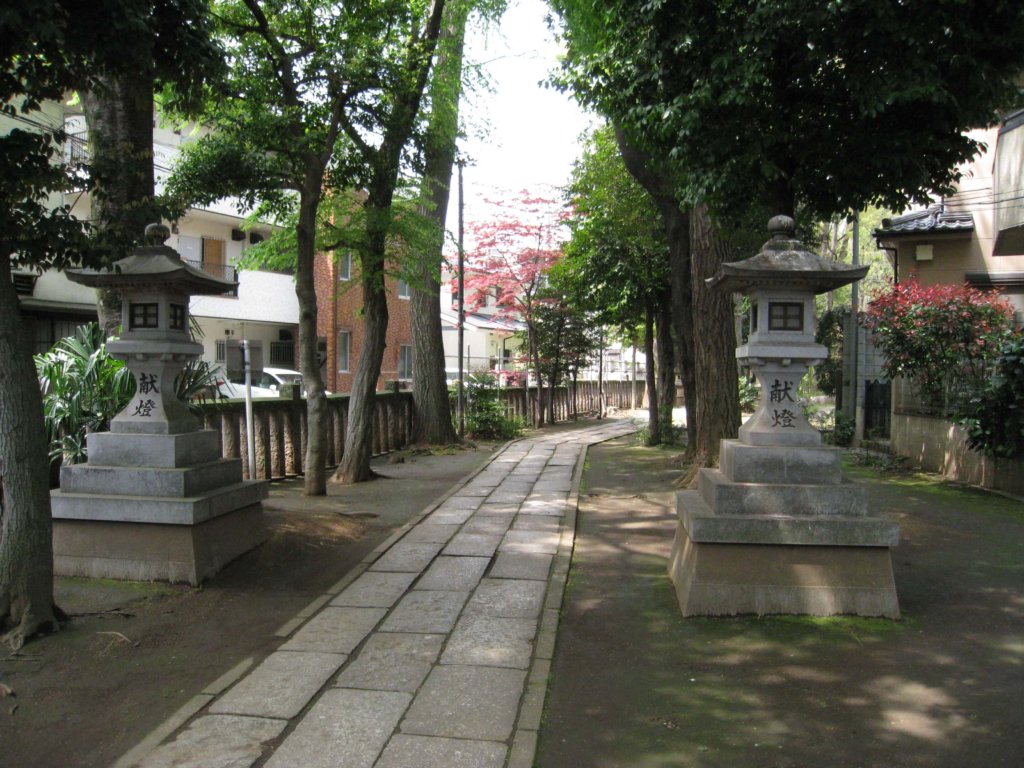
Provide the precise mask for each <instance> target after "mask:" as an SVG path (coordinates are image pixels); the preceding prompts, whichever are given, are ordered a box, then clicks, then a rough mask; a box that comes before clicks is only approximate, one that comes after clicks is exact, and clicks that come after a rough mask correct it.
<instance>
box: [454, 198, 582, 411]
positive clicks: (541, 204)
mask: <svg viewBox="0 0 1024 768" xmlns="http://www.w3.org/2000/svg"><path fill="white" fill-rule="evenodd" d="M486 202H487V203H488V205H489V206H490V207H491V211H492V214H491V216H489V217H488V218H486V219H482V220H479V221H475V222H471V223H470V224H469V225H468V227H467V229H468V234H469V239H470V242H471V244H472V247H471V248H470V249H469V250H467V251H466V272H465V278H464V286H465V291H466V306H467V308H469V309H470V311H476V310H478V309H480V308H481V307H483V306H484V304H485V303H486V301H487V297H488V296H493V297H494V301H495V312H494V315H495V317H506V318H511V319H516V320H521V321H522V322H523V323H525V325H526V347H527V354H528V355H529V359H530V362H531V365H532V367H533V370H534V372H535V374H536V376H537V389H538V392H540V390H541V384H542V382H541V378H540V373H541V367H540V353H539V348H538V343H537V309H538V307H539V306H540V305H541V303H542V302H543V301H544V299H543V298H542V288H543V287H544V284H545V282H546V275H547V272H548V270H549V269H551V267H552V266H553V265H554V264H555V262H556V261H558V259H559V258H560V257H561V255H562V243H563V242H564V241H565V234H566V233H565V230H564V227H563V224H562V222H563V220H564V212H563V210H562V208H561V206H560V204H559V203H558V202H557V201H556V200H552V199H548V198H543V197H536V196H533V195H530V194H529V193H528V192H527V191H526V190H523V191H522V192H520V193H519V195H518V196H515V197H510V198H508V199H506V200H501V201H494V200H487V201H486ZM530 408H531V412H532V417H533V423H534V425H536V426H540V425H541V424H542V423H543V419H544V414H543V409H542V408H539V407H538V404H537V400H536V399H535V398H531V403H530Z"/></svg>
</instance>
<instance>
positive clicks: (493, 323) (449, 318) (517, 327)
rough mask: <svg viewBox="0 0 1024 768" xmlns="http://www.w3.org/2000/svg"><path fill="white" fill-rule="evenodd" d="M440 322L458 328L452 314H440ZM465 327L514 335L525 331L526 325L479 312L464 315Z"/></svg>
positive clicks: (520, 321) (518, 321)
mask: <svg viewBox="0 0 1024 768" xmlns="http://www.w3.org/2000/svg"><path fill="white" fill-rule="evenodd" d="M441 321H442V322H443V323H444V324H446V325H448V326H450V327H452V328H458V327H459V318H458V315H457V314H455V313H454V312H445V311H443V310H442V312H441ZM466 326H467V327H469V328H473V329H476V330H481V331H498V332H499V333H516V332H517V331H525V330H526V323H524V322H523V321H522V320H515V319H513V318H510V317H494V316H492V315H485V314H482V313H480V312H467V313H466Z"/></svg>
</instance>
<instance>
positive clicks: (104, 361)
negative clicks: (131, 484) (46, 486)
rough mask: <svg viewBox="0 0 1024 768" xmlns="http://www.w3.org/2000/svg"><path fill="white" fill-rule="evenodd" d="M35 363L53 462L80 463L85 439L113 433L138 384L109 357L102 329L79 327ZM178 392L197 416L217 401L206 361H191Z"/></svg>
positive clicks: (214, 380)
mask: <svg viewBox="0 0 1024 768" xmlns="http://www.w3.org/2000/svg"><path fill="white" fill-rule="evenodd" d="M193 332H195V329H193ZM35 361H36V373H37V375H38V376H39V384H40V386H41V387H42V392H43V416H44V418H45V420H46V429H47V435H48V437H49V441H50V460H51V461H58V460H59V461H61V462H63V463H64V464H78V463H81V462H83V461H85V460H86V459H87V458H88V457H87V453H86V444H85V438H86V435H88V434H89V433H90V432H101V431H103V430H105V429H109V428H110V420H111V419H112V418H113V417H114V416H116V415H117V414H118V413H119V412H120V411H121V409H122V408H124V407H125V406H126V405H127V404H128V401H129V400H131V398H132V396H133V395H134V394H135V378H134V376H132V373H131V371H130V370H129V369H128V368H126V367H125V365H124V363H123V362H122V361H120V360H116V359H114V358H113V357H111V356H110V353H109V352H107V346H106V342H105V341H104V339H103V329H102V328H100V326H99V325H98V324H97V323H88V324H87V325H82V326H79V327H78V329H77V331H76V332H75V335H74V336H68V337H66V338H63V339H61V340H60V341H58V342H57V343H56V344H55V345H54V346H53V349H51V350H50V351H49V352H47V353H45V354H42V355H36V358H35ZM175 391H176V393H177V395H178V399H179V400H182V401H183V402H185V403H186V404H188V406H189V407H190V408H193V409H195V410H198V409H199V408H200V405H201V404H202V403H203V402H205V401H206V400H208V399H216V395H211V394H210V393H216V392H217V376H216V372H215V371H214V370H213V368H212V366H211V365H210V364H209V363H207V362H206V361H204V360H192V361H190V362H189V363H188V365H186V366H185V368H184V370H183V371H182V372H181V374H180V375H179V376H178V378H177V380H176V381H175Z"/></svg>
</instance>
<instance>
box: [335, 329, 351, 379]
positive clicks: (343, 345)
mask: <svg viewBox="0 0 1024 768" xmlns="http://www.w3.org/2000/svg"><path fill="white" fill-rule="evenodd" d="M351 356H352V332H351V331H338V373H348V372H349V371H350V370H351V368H349V365H350V363H351Z"/></svg>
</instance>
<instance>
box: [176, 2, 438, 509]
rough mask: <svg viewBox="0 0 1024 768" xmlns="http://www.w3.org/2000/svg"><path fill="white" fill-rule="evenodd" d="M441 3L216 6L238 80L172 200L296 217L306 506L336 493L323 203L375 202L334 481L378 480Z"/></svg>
mask: <svg viewBox="0 0 1024 768" xmlns="http://www.w3.org/2000/svg"><path fill="white" fill-rule="evenodd" d="M443 8H444V2H443V0H433V2H428V0H373V2H366V3H362V4H361V5H360V6H359V9H358V12H355V13H348V12H342V11H341V10H339V8H338V7H337V6H336V4H334V3H332V2H330V0H316V2H298V1H297V0H295V1H294V2H292V1H290V0H288V1H285V2H264V1H263V0H222V1H221V2H217V3H215V5H214V12H215V17H216V18H217V21H218V27H219V30H220V33H221V36H222V39H223V41H224V45H225V47H226V48H227V50H228V62H229V68H228V71H227V73H226V74H225V76H224V77H223V78H221V79H220V80H219V81H217V83H216V85H215V86H214V87H213V89H212V90H211V94H210V98H209V99H208V100H207V103H206V108H205V110H204V112H203V114H202V116H201V120H202V122H203V123H204V124H205V125H208V126H209V127H210V128H211V129H212V131H211V133H210V134H208V135H207V136H204V137H203V138H201V139H200V140H199V141H198V142H196V143H195V144H194V145H192V147H191V148H190V150H189V151H188V152H187V153H186V155H185V157H184V158H183V161H182V163H181V164H180V165H179V167H178V169H176V172H175V179H174V183H173V184H172V188H173V189H174V190H175V191H176V192H177V193H178V194H179V195H181V196H182V197H184V198H185V199H186V200H188V201H195V200H207V201H209V200H214V199H217V198H218V197H221V196H223V195H225V194H235V195H238V196H240V198H241V199H242V201H243V202H244V203H248V204H250V205H252V206H255V205H256V204H257V202H261V203H262V204H263V206H264V208H263V210H265V211H268V212H277V213H279V214H283V213H290V214H293V215H294V217H293V219H292V221H294V242H295V292H296V296H297V297H298V301H299V346H300V355H299V361H300V368H301V370H302V374H303V379H304V381H305V382H306V390H307V399H306V407H307V413H308V424H309V437H308V442H307V448H306V461H305V464H304V467H305V473H306V475H305V489H304V490H305V493H306V494H308V495H323V494H324V493H326V490H327V475H326V467H325V449H326V418H325V416H326V399H325V395H324V385H323V380H322V376H321V373H320V366H319V362H318V359H317V321H316V318H317V308H316V292H315V290H314V284H313V262H314V257H315V255H316V231H317V227H316V224H317V215H318V210H319V208H320V203H321V200H322V199H323V191H324V189H325V188H326V189H331V190H335V191H336V192H339V193H341V192H347V191H348V190H352V189H360V190H364V194H363V196H362V197H361V205H362V208H363V216H362V217H361V221H362V224H363V232H362V235H361V237H360V238H358V243H357V247H356V248H355V249H354V251H355V253H356V255H357V256H358V258H359V262H360V280H361V283H362V288H363V300H364V326H365V330H364V335H363V338H364V344H363V349H362V351H361V354H360V356H359V360H358V363H357V367H356V373H355V379H354V384H353V387H352V398H351V400H350V404H349V429H348V432H347V434H346V441H345V453H344V456H343V458H342V462H341V465H340V466H339V468H338V471H337V474H336V475H335V477H336V479H338V480H342V481H349V482H356V481H360V480H366V479H369V477H370V476H371V473H370V466H369V462H370V454H371V451H372V444H373V440H372V437H373V408H374V392H375V389H376V383H377V378H378V377H379V374H380V366H381V362H382V359H383V354H384V339H385V333H386V330H387V324H388V316H387V304H386V301H385V289H384V277H385V270H386V262H387V250H386V246H387V239H388V233H389V231H390V228H391V224H392V203H393V201H394V198H395V191H396V188H397V187H398V183H399V179H400V173H401V171H402V169H403V161H405V160H406V151H407V149H408V145H409V139H410V137H411V136H412V134H413V130H414V128H415V127H416V119H417V115H418V113H419V104H420V99H421V97H422V94H423V91H424V88H425V87H426V83H427V76H428V73H429V71H430V64H431V57H432V55H433V51H434V46H435V43H436V40H437V37H438V34H439V31H440V26H441V15H442V12H443Z"/></svg>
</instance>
